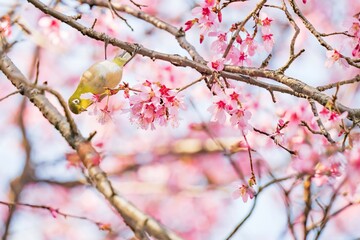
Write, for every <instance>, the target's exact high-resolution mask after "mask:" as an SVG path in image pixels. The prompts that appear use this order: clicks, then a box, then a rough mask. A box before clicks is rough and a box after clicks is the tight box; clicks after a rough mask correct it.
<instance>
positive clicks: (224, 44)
mask: <svg viewBox="0 0 360 240" xmlns="http://www.w3.org/2000/svg"><path fill="white" fill-rule="evenodd" d="M192 13H193V14H194V15H195V16H197V17H196V18H194V19H191V20H189V21H187V22H186V23H185V31H187V30H189V29H190V28H191V27H192V26H193V25H194V24H196V23H198V25H199V27H200V43H202V42H203V40H204V38H205V35H207V36H208V37H210V38H215V40H214V41H213V42H212V43H211V51H212V56H213V57H212V60H211V61H210V62H209V63H208V66H209V67H210V68H212V69H213V70H215V71H221V70H223V68H224V63H225V62H226V63H230V64H232V65H238V66H251V65H252V61H251V57H252V56H254V55H255V53H256V51H259V49H260V46H261V47H263V48H264V49H265V51H266V52H268V53H270V52H271V51H272V48H273V45H274V38H273V34H272V33H271V30H270V27H271V22H272V21H273V19H271V18H269V17H267V16H266V15H265V14H262V15H261V17H260V18H258V17H256V20H255V21H256V23H257V26H259V27H260V29H261V39H262V44H259V43H258V42H257V41H255V36H256V33H257V31H255V32H254V34H253V35H251V34H250V33H249V32H247V31H246V30H245V29H242V30H241V31H242V32H245V33H246V34H245V35H244V36H242V37H241V35H238V36H236V41H235V42H234V43H233V44H232V45H231V46H230V47H229V49H228V46H229V42H228V40H227V35H228V33H230V32H235V31H236V29H237V28H238V26H237V25H236V24H234V25H233V26H232V27H231V29H230V30H229V31H228V32H223V31H221V30H220V29H219V23H221V20H222V15H221V11H220V7H219V3H218V2H217V1H214V0H212V1H209V0H205V1H204V2H203V3H201V4H200V6H199V7H196V8H194V9H193V11H192ZM227 49H228V52H227V53H226V54H225V55H226V56H225V55H224V53H225V52H226V51H227Z"/></svg>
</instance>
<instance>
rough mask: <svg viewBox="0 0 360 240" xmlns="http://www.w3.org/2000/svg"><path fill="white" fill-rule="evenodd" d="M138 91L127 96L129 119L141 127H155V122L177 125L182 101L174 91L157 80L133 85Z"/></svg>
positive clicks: (182, 106) (163, 124) (161, 124)
mask: <svg viewBox="0 0 360 240" xmlns="http://www.w3.org/2000/svg"><path fill="white" fill-rule="evenodd" d="M135 88H136V89H137V90H139V91H138V92H135V93H134V95H132V96H130V95H129V96H128V99H129V103H130V120H131V121H132V122H135V123H137V124H138V125H139V126H140V127H141V128H142V129H148V128H149V127H150V129H152V130H153V129H155V123H157V124H159V125H160V126H166V125H167V124H168V122H170V123H171V125H172V126H174V127H177V126H178V120H179V118H178V112H179V110H180V109H184V108H185V107H184V103H183V100H182V98H181V97H179V95H178V94H177V92H176V91H174V90H171V89H170V88H167V87H166V86H165V85H164V84H161V83H159V82H150V81H149V80H146V81H145V82H144V83H142V84H140V85H138V86H136V87H135Z"/></svg>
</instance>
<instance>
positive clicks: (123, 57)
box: [113, 51, 135, 67]
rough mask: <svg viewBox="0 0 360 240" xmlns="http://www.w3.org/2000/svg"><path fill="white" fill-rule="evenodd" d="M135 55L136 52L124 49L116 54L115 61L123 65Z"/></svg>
mask: <svg viewBox="0 0 360 240" xmlns="http://www.w3.org/2000/svg"><path fill="white" fill-rule="evenodd" d="M134 55H135V54H131V53H129V52H127V51H122V52H120V53H119V54H117V55H116V56H115V58H114V60H113V61H114V62H115V63H116V64H117V65H119V66H120V67H123V66H125V65H126V64H127V63H128V62H129V61H130V60H131V59H132V58H133V57H134Z"/></svg>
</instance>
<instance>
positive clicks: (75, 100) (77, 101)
mask: <svg viewBox="0 0 360 240" xmlns="http://www.w3.org/2000/svg"><path fill="white" fill-rule="evenodd" d="M72 102H73V103H74V104H76V105H77V104H79V103H80V100H79V99H77V98H76V99H74V100H73V101H72Z"/></svg>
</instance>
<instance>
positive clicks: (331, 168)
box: [291, 140, 344, 186]
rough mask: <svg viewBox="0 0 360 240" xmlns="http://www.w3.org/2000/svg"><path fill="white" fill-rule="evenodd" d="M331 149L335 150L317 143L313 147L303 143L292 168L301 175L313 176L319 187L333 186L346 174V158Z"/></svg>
mask: <svg viewBox="0 0 360 240" xmlns="http://www.w3.org/2000/svg"><path fill="white" fill-rule="evenodd" d="M314 141H315V140H314ZM331 149H334V148H331V147H329V146H324V145H317V144H316V143H315V142H314V143H313V144H312V145H309V144H307V143H305V142H303V143H302V144H301V145H299V149H298V151H297V156H296V157H295V158H294V159H293V161H292V164H291V166H292V168H293V169H294V170H296V171H297V172H299V173H303V174H310V175H312V177H313V179H314V182H315V183H316V184H317V185H318V186H322V185H324V184H326V183H328V184H333V183H334V181H335V180H336V178H338V177H340V176H342V175H343V173H344V170H343V161H344V157H343V155H342V154H340V153H335V152H334V151H331Z"/></svg>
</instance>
